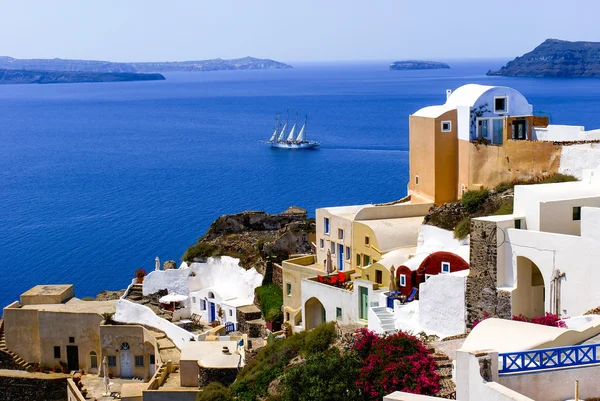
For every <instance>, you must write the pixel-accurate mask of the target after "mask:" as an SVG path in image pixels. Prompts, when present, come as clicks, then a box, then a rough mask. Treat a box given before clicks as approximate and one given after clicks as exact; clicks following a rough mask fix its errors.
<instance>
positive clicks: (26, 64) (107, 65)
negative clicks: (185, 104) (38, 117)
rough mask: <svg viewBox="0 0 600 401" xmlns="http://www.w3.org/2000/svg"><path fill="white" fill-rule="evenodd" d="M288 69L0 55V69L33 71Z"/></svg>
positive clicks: (253, 62) (251, 62)
mask: <svg viewBox="0 0 600 401" xmlns="http://www.w3.org/2000/svg"><path fill="white" fill-rule="evenodd" d="M270 68H292V66H291V65H288V64H284V63H280V62H278V61H274V60H269V59H259V58H254V57H244V58H238V59H232V60H222V59H212V60H201V61H173V62H144V63H113V62H110V61H98V60H69V59H60V58H54V59H16V58H12V57H6V56H0V69H7V70H34V71H71V72H89V73H91V72H98V73H99V72H103V73H136V72H137V73H140V72H167V71H169V72H170V71H218V70H256V69H270Z"/></svg>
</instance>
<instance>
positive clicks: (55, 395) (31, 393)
mask: <svg viewBox="0 0 600 401" xmlns="http://www.w3.org/2000/svg"><path fill="white" fill-rule="evenodd" d="M67 377H68V376H67V375H60V374H44V373H29V372H24V371H10V370H0V401H38V400H39V401H42V400H44V401H66V400H67Z"/></svg>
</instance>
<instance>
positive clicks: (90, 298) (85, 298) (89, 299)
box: [81, 297, 96, 301]
mask: <svg viewBox="0 0 600 401" xmlns="http://www.w3.org/2000/svg"><path fill="white" fill-rule="evenodd" d="M81 300H82V301H95V300H96V298H93V297H83V298H81Z"/></svg>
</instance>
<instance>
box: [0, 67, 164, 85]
mask: <svg viewBox="0 0 600 401" xmlns="http://www.w3.org/2000/svg"><path fill="white" fill-rule="evenodd" d="M164 79H165V77H164V76H163V75H161V74H139V73H135V72H80V71H37V70H9V69H0V84H67V83H82V82H125V81H163V80H164Z"/></svg>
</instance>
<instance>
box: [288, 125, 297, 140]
mask: <svg viewBox="0 0 600 401" xmlns="http://www.w3.org/2000/svg"><path fill="white" fill-rule="evenodd" d="M295 135H296V123H294V125H293V126H292V130H291V131H290V134H289V135H288V137H287V140H288V141H293V140H294V136H295Z"/></svg>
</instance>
